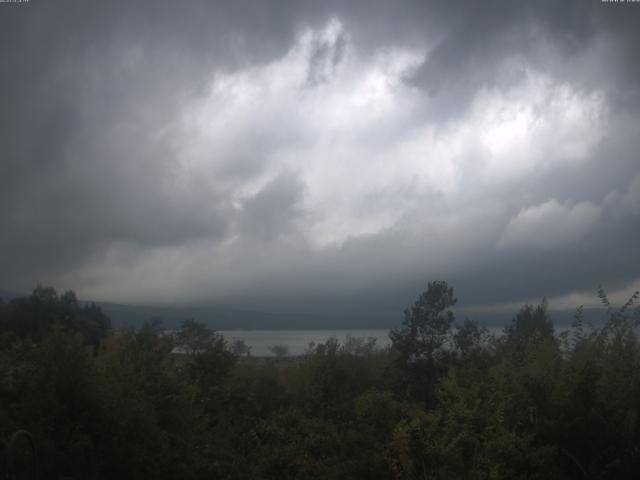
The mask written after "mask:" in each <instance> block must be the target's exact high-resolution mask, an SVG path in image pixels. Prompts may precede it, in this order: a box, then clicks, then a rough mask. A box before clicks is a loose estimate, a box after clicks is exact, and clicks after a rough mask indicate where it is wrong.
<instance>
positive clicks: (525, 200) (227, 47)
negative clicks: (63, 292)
mask: <svg viewBox="0 0 640 480" xmlns="http://www.w3.org/2000/svg"><path fill="white" fill-rule="evenodd" d="M639 20H640V6H639V5H636V4H632V3H629V4H605V3H601V2H599V1H592V2H583V1H580V2H578V1H576V2H555V1H553V2H552V1H549V2H475V1H469V2H462V3H460V2H456V3H455V4H452V3H451V2H423V1H420V2H418V1H416V2H385V1H376V2H371V1H367V2H364V1H363V2H300V1H295V2H294V1H291V2H286V1H277V2H276V1H273V2H242V1H233V2H204V1H202V2H198V1H189V2H150V1H149V2H133V3H132V2H87V1H83V2H71V1H61V2H55V3H54V2H42V1H37V0H32V1H31V2H29V3H27V4H16V5H13V4H4V5H0V59H1V61H0V92H2V108H1V109H0V205H1V208H2V227H1V230H0V233H1V235H0V264H1V265H2V268H1V269H0V285H1V286H3V288H7V289H28V288H30V287H31V286H33V284H34V283H35V282H38V281H40V282H47V283H53V284H55V285H57V286H59V287H61V288H75V289H77V290H78V291H79V292H80V293H81V294H82V295H84V296H89V297H92V298H98V299H105V300H115V301H127V302H134V303H159V304H163V303H182V302H199V303H227V304H233V305H247V306H251V307H256V308H262V309H271V310H278V309H287V308H290V309H292V310H296V309H306V308H312V309H314V310H316V311H319V312H320V313H322V312H323V311H326V312H327V315H329V314H334V313H335V312H342V314H345V313H344V312H349V311H359V312H364V313H362V314H363V315H366V314H367V312H371V314H372V315H373V314H375V313H376V312H378V313H379V312H391V311H395V310H396V309H397V308H398V307H401V306H402V305H404V304H405V303H406V302H407V301H409V300H411V298H412V297H413V296H414V295H415V294H416V293H417V291H419V290H420V289H421V288H423V287H424V285H425V284H426V281H428V280H431V279H438V278H446V279H449V280H450V281H451V282H452V283H453V284H454V286H455V287H456V288H457V290H458V291H459V296H460V297H461V299H462V300H464V301H465V302H466V303H467V304H491V303H502V302H512V301H520V300H526V299H530V298H536V297H540V296H542V295H549V296H561V295H566V294H569V293H571V292H575V291H581V290H589V289H593V287H594V286H595V285H597V284H598V283H604V284H605V285H608V286H610V288H612V289H616V288H622V287H624V286H627V285H629V284H632V283H634V282H636V283H637V282H638V281H639V280H640V272H638V268H637V265H640V253H639V251H638V248H637V243H638V242H637V240H638V238H640V159H639V158H638V147H639V144H638V138H640V137H639V136H638V134H639V133H640V132H639V130H640V122H639V121H638V120H639V117H640V110H639V107H640V81H639V80H638V79H639V78H640V62H639V61H638V60H637V45H638V41H639V40H640V32H639V31H638V29H637V25H638V21H639ZM332 312H333V313H332ZM347 314H348V313H346V314H345V315H347Z"/></svg>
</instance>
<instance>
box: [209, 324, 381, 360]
mask: <svg viewBox="0 0 640 480" xmlns="http://www.w3.org/2000/svg"><path fill="white" fill-rule="evenodd" d="M219 333H221V334H223V335H224V337H225V338H226V339H227V340H228V341H229V342H232V341H233V340H236V339H242V340H244V342H245V343H246V344H247V346H248V347H250V348H251V355H253V356H255V357H263V356H273V353H271V351H270V350H269V347H272V346H273V345H286V346H287V348H288V349H289V353H288V354H289V355H302V354H303V353H305V351H306V350H307V346H308V345H309V343H310V342H314V343H315V344H318V343H324V342H326V341H327V340H329V339H330V338H331V337H336V338H337V339H338V340H339V341H340V343H344V341H345V340H346V338H347V336H348V335H351V336H352V337H356V338H365V339H366V338H369V337H373V338H375V339H376V345H377V346H378V347H379V348H384V347H386V346H388V345H389V344H390V343H391V341H390V340H389V330H221V331H219Z"/></svg>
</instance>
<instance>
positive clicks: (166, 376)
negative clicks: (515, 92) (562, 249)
mask: <svg viewBox="0 0 640 480" xmlns="http://www.w3.org/2000/svg"><path fill="white" fill-rule="evenodd" d="M599 295H600V298H601V300H602V303H603V306H604V307H605V310H606V312H607V320H606V322H605V323H604V324H603V325H602V326H600V327H598V328H595V327H590V326H588V325H585V324H584V322H583V320H582V315H581V311H580V310H578V311H577V315H576V322H575V323H574V325H573V327H572V328H571V329H570V330H569V331H567V332H564V333H563V334H561V335H555V332H554V325H553V322H552V319H551V317H550V315H549V312H548V309H547V305H546V302H545V301H543V302H542V303H541V304H540V305H537V306H532V305H525V306H523V307H522V309H521V310H520V311H519V312H518V313H517V314H516V316H515V317H514V319H513V321H512V322H511V324H510V325H508V326H507V327H506V328H505V330H504V333H503V335H502V336H499V337H497V338H494V337H493V336H491V335H489V333H488V331H487V330H486V329H485V328H483V327H482V326H481V325H479V324H477V323H475V322H473V321H470V320H465V321H464V322H463V323H462V324H460V325H456V326H454V325H453V320H454V318H453V313H452V312H451V307H453V305H455V303H456V299H455V297H454V295H453V289H452V288H451V287H449V286H448V285H447V284H446V283H445V282H434V283H430V284H429V285H428V289H427V291H426V292H425V293H423V294H422V295H420V297H419V298H418V300H417V301H416V302H415V303H414V304H413V305H412V306H411V307H410V308H409V309H407V311H406V312H405V319H404V323H403V325H402V326H401V327H400V328H399V329H397V330H394V331H393V332H392V333H391V338H392V346H391V347H390V348H388V349H378V348H376V346H375V341H373V340H371V339H369V340H365V339H358V338H353V337H350V338H347V340H346V341H345V342H344V344H341V343H340V342H339V341H338V340H337V339H335V338H332V339H329V340H328V341H327V342H325V343H321V344H318V345H311V346H310V347H309V349H308V351H307V354H306V355H305V356H302V357H291V356H284V355H281V356H280V358H278V359H276V360H274V359H272V358H256V357H251V356H248V355H247V349H246V345H244V347H243V345H234V344H232V345H229V344H228V343H227V341H226V340H225V339H224V337H222V336H221V335H220V334H219V333H216V332H215V331H213V330H211V329H210V328H208V327H207V326H206V325H203V324H200V323H198V322H195V321H193V320H188V321H185V322H184V323H183V324H182V326H181V327H180V329H179V330H178V331H177V332H175V334H171V333H170V332H166V331H163V330H161V329H160V327H159V325H158V324H154V323H147V324H145V325H144V326H142V327H140V328H137V329H120V330H113V329H110V328H109V322H108V319H106V317H105V316H104V315H103V314H102V312H101V311H100V310H99V308H98V307H95V306H91V305H89V306H83V305H81V304H80V303H79V302H78V301H77V299H76V297H75V295H74V294H73V293H72V292H68V293H65V294H63V295H58V294H57V293H56V292H55V290H53V289H50V288H44V287H38V288H36V290H35V291H34V293H33V295H31V296H30V297H27V298H22V299H16V300H12V301H11V302H8V303H0V457H2V458H0V468H4V469H5V471H2V470H0V478H7V477H8V476H9V475H20V474H22V475H23V476H24V475H29V474H31V473H32V472H33V471H34V468H36V467H35V466H34V464H33V462H34V459H33V456H32V455H31V456H30V453H29V450H28V448H27V447H29V445H27V444H24V443H23V444H21V443H19V442H18V441H15V442H13V441H12V440H11V439H12V436H14V432H19V431H21V432H26V433H25V434H20V435H22V436H20V435H18V436H20V438H32V439H33V440H34V442H35V445H36V447H37V453H38V457H39V460H40V465H39V468H40V474H41V478H64V477H66V478H77V479H80V478H82V479H108V478H123V479H128V478H131V479H134V478H158V479H163V478H167V479H169V478H185V479H189V478H192V479H200V478H202V479H205V478H220V479H258V480H260V479H276V478H277V479H314V478H318V479H345V478H354V479H355V478H366V479H380V480H382V479H390V478H396V479H418V478H419V479H423V478H434V479H458V478H470V479H502V478H530V479H537V478H540V479H542V478H544V479H553V478H576V479H578V478H603V479H619V478H635V475H637V471H638V468H639V467H640V402H639V400H638V399H640V342H639V338H638V324H639V322H640V311H638V309H637V308H636V307H635V302H636V300H637V298H638V296H637V295H634V296H632V297H631V298H630V299H629V301H628V302H626V303H625V304H624V305H623V306H622V307H619V308H616V307H614V306H613V305H612V304H611V302H610V301H609V299H608V298H607V296H606V293H605V292H604V290H602V289H600V291H599ZM241 347H243V348H241ZM25 435H26V436H25ZM30 462H32V463H31V464H30ZM9 468H10V469H11V472H8V471H7V470H6V469H9ZM30 469H31V470H30ZM20 472H22V473H20ZM25 472H26V473H25ZM28 472H31V473H28Z"/></svg>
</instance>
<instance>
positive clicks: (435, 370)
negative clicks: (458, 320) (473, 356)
mask: <svg viewBox="0 0 640 480" xmlns="http://www.w3.org/2000/svg"><path fill="white" fill-rule="evenodd" d="M456 302H457V298H456V297H455V296H454V293H453V288H452V287H449V285H448V284H447V282H445V281H436V282H429V284H428V286H427V290H426V291H424V292H423V293H422V294H420V296H419V297H418V299H417V300H416V302H415V303H414V304H413V305H411V307H409V308H407V309H406V310H405V311H404V321H403V323H402V327H401V328H399V329H393V330H391V332H390V333H389V337H390V338H391V342H392V348H393V349H394V350H395V352H396V353H397V354H398V359H399V361H400V364H401V367H402V368H403V369H404V371H405V373H406V374H407V376H408V378H407V382H408V387H409V390H410V391H413V392H412V395H418V396H421V397H422V398H423V399H424V401H425V402H426V404H427V405H430V404H432V402H433V401H434V399H435V391H434V388H435V385H436V383H437V378H438V376H439V374H440V373H441V372H439V370H440V367H441V366H442V364H441V363H440V360H441V359H443V357H444V356H446V352H445V349H444V347H445V344H446V342H447V340H448V339H449V337H450V334H451V325H452V323H453V321H454V319H455V317H454V315H453V312H452V311H451V307H453V306H454V305H455V304H456ZM416 387H417V391H415V390H416Z"/></svg>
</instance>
